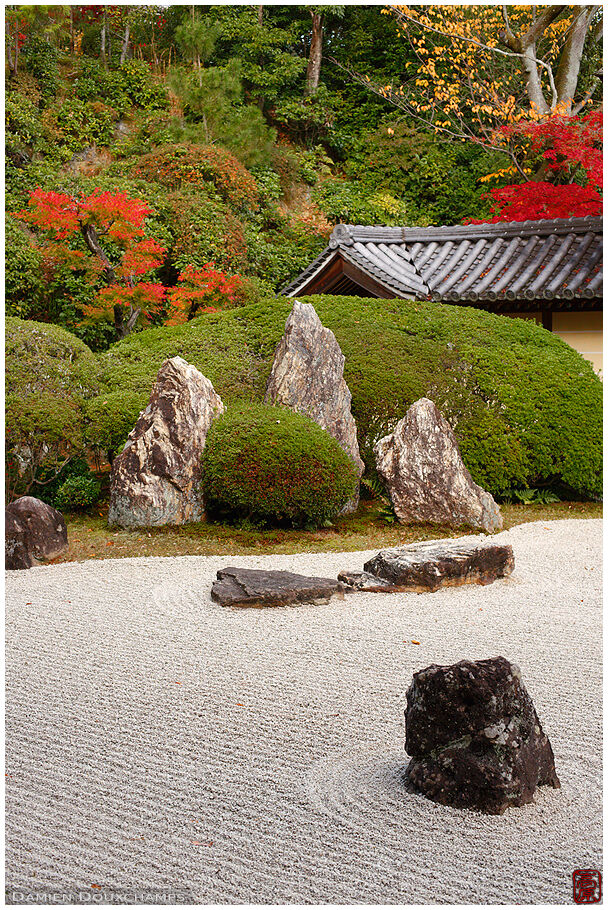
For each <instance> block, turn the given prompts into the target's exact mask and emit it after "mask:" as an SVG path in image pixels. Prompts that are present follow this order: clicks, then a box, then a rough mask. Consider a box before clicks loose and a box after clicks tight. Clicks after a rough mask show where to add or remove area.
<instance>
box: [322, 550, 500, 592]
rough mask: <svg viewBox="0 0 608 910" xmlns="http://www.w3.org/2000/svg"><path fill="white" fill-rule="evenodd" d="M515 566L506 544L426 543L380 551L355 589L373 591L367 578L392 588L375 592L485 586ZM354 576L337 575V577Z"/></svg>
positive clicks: (371, 582) (367, 564)
mask: <svg viewBox="0 0 608 910" xmlns="http://www.w3.org/2000/svg"><path fill="white" fill-rule="evenodd" d="M514 565H515V562H514V558H513V548H512V547H511V546H509V545H508V544H483V545H479V544H476V543H463V542H462V541H459V540H430V541H425V542H424V543H416V544H410V545H409V546H407V547H395V548H392V549H389V550H381V551H380V552H379V553H378V554H377V555H376V556H374V558H373V559H370V560H368V562H366V563H365V565H364V566H363V575H362V576H361V581H360V583H357V582H356V581H355V586H356V587H357V588H358V590H367V591H371V590H375V589H374V588H373V587H371V586H372V585H373V584H374V582H373V580H372V578H371V576H376V578H377V579H380V580H384V581H385V582H389V583H390V585H391V586H392V588H389V587H380V585H378V588H377V590H386V591H389V590H391V589H392V590H393V591H438V590H439V588H442V587H446V586H448V585H467V584H479V585H489V584H491V583H492V582H493V581H496V579H497V578H503V577H505V576H506V575H510V574H511V572H512V571H513V567H514ZM347 576H350V577H354V578H355V579H356V575H355V573H341V575H340V577H341V578H342V579H343V580H346V577H347Z"/></svg>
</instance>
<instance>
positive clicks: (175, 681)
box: [173, 679, 181, 686]
mask: <svg viewBox="0 0 608 910" xmlns="http://www.w3.org/2000/svg"><path fill="white" fill-rule="evenodd" d="M173 682H174V683H175V685H176V686H181V682H178V681H177V680H176V679H174V680H173Z"/></svg>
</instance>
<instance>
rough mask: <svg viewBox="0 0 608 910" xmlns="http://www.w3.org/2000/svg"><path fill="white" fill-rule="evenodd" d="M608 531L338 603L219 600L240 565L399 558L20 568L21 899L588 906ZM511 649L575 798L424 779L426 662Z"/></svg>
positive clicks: (585, 525) (517, 547)
mask: <svg viewBox="0 0 608 910" xmlns="http://www.w3.org/2000/svg"><path fill="white" fill-rule="evenodd" d="M601 528H602V523H601V521H599V520H581V521H575V520H567V521H555V522H549V523H543V522H536V523H534V524H526V525H520V526H518V527H515V528H513V529H511V530H510V531H507V532H504V533H502V534H500V535H499V536H497V537H495V538H494V540H495V541H505V542H508V543H511V544H512V545H513V549H514V552H515V571H514V573H513V575H512V576H511V577H510V578H508V579H506V580H501V581H498V582H496V583H495V584H493V585H491V586H488V587H479V586H476V585H473V586H468V587H462V588H448V589H444V590H442V591H440V592H438V593H436V594H418V595H417V594H356V595H353V596H350V597H347V599H346V600H345V601H343V602H340V601H333V602H331V603H330V604H328V605H326V606H311V605H302V606H295V607H285V608H274V609H265V610H259V609H246V610H234V609H233V610H229V609H226V608H222V607H220V606H218V605H217V604H214V603H213V602H212V601H211V599H210V596H209V592H210V588H211V584H212V581H213V580H214V578H215V573H216V571H217V570H218V569H219V568H222V567H224V566H227V565H231V564H232V565H241V566H249V567H255V568H262V567H263V568H274V569H289V570H291V571H294V572H300V573H304V574H317V575H328V576H332V577H335V576H336V574H337V573H338V572H339V571H340V570H342V569H360V568H361V566H362V563H363V561H364V560H365V559H367V558H369V557H370V556H371V555H373V552H374V551H369V552H365V553H342V554H339V553H322V554H316V555H314V554H300V555H295V556H276V555H273V556H260V557H257V556H238V557H237V556H235V557H198V556H184V557H178V558H164V559H163V558H143V559H121V560H107V561H103V562H98V561H91V562H84V563H69V564H63V565H56V566H48V567H37V568H33V569H30V570H28V571H23V572H8V573H7V585H6V593H7V630H8V644H7V684H8V694H7V706H6V707H7V712H6V720H7V725H6V742H7V763H6V771H7V774H8V777H7V798H6V810H7V827H6V832H7V833H6V849H7V877H6V885H7V887H8V889H9V890H8V900H9V902H10V901H12V900H15V899H16V900H25V901H27V900H40V899H41V896H42V899H45V897H44V895H45V894H48V893H49V892H50V893H51V894H53V895H57V894H58V893H63V894H64V895H65V896H66V897H67V900H68V901H70V900H71V901H74V902H76V901H78V900H81V901H82V900H85V899H86V900H92V899H95V900H97V901H100V900H101V899H102V898H103V899H104V900H105V901H106V902H123V903H127V902H135V903H142V902H145V903H159V902H162V901H163V900H169V901H170V902H180V901H182V902H186V903H205V904H213V903H220V904H224V903H226V904H231V903H238V904H246V903H262V904H290V903H313V904H315V903H317V904H318V903H337V904H340V903H342V904H350V903H372V904H376V903H377V904H408V903H423V904H424V903H498V904H510V903H513V904H520V903H532V904H535V903H556V904H560V903H566V904H567V903H572V871H573V870H574V869H576V868H597V869H601V852H600V851H601V833H602V829H601V707H602V687H601V668H602V663H601V641H602V638H601V544H602V534H601ZM412 639H413V640H414V641H417V642H420V644H413V643H412ZM498 654H502V655H504V656H505V657H507V658H508V659H509V660H511V661H514V662H515V663H517V664H518V665H519V666H520V667H521V669H522V672H523V678H524V682H525V684H526V686H527V688H528V691H529V692H530V695H531V696H532V698H533V700H534V702H535V705H536V709H537V712H538V714H539V717H540V719H541V723H542V724H543V726H544V729H545V731H546V732H547V734H548V735H549V737H550V740H551V743H552V745H553V749H554V752H555V764H556V768H557V772H558V774H559V776H560V778H561V782H562V788H561V790H552V789H549V788H546V787H544V788H542V789H541V790H540V791H539V792H538V794H537V797H536V801H535V803H534V804H533V805H529V806H525V807H523V808H520V809H510V810H508V811H507V812H506V813H505V814H504V815H503V816H500V817H489V816H482V815H478V814H474V813H471V812H467V811H463V810H456V809H451V808H446V807H443V806H438V805H435V804H434V803H431V802H429V801H427V800H425V799H424V798H423V797H421V796H418V795H415V794H410V793H408V792H407V791H406V790H405V787H404V785H403V771H404V768H405V766H406V764H407V758H406V756H405V753H404V748H403V746H404V718H403V711H404V708H405V693H406V690H407V687H408V686H409V684H410V682H411V678H412V674H413V673H414V671H416V670H419V669H421V668H423V667H426V666H428V665H429V664H431V663H440V664H447V663H453V662H455V661H458V660H462V659H463V658H472V659H477V658H485V657H493V656H496V655H498ZM87 895H88V897H87ZM91 895H93V898H91ZM144 898H145V900H144Z"/></svg>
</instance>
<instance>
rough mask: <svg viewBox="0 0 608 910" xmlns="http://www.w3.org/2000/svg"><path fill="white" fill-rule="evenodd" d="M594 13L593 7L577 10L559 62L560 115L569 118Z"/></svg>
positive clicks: (556, 83) (558, 97) (558, 96)
mask: <svg viewBox="0 0 608 910" xmlns="http://www.w3.org/2000/svg"><path fill="white" fill-rule="evenodd" d="M593 11H594V8H593V7H592V6H579V7H577V8H576V11H575V13H574V18H573V20H572V25H571V26H570V29H569V31H568V35H567V37H566V43H565V44H564V49H563V51H562V53H561V57H560V61H559V67H558V70H557V76H556V79H555V87H556V89H557V102H558V105H559V109H560V113H563V114H566V115H568V116H569V115H570V114H571V113H572V102H573V100H574V93H575V91H576V86H577V83H578V74H579V70H580V68H581V59H582V56H583V49H584V47H585V38H586V37H587V32H588V30H589V24H590V22H591V17H592V15H593Z"/></svg>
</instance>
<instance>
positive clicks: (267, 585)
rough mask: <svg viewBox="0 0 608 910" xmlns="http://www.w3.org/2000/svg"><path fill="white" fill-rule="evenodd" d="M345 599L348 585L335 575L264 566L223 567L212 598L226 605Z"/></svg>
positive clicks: (273, 604) (324, 601) (214, 584)
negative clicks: (276, 569) (253, 567)
mask: <svg viewBox="0 0 608 910" xmlns="http://www.w3.org/2000/svg"><path fill="white" fill-rule="evenodd" d="M332 597H337V598H338V599H339V600H343V599H344V585H343V584H341V582H339V581H336V579H335V578H315V577H309V576H307V575H296V574H295V573H294V572H273V571H266V570H264V569H238V568H235V567H233V566H228V567H227V568H225V569H220V571H219V572H218V573H217V580H216V581H214V582H213V587H212V588H211V599H212V600H215V601H216V602H217V603H219V604H221V605H222V606H224V607H284V606H287V605H288V604H295V603H314V604H324V603H329V601H330V600H331V599H332Z"/></svg>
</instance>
